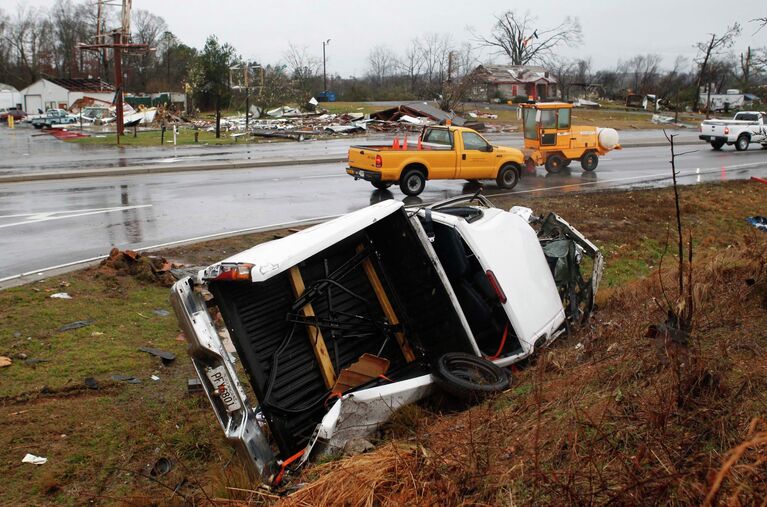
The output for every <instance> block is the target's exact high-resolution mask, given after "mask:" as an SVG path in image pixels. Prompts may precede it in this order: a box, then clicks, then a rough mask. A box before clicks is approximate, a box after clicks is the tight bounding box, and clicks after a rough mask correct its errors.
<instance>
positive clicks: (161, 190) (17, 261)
mask: <svg viewBox="0 0 767 507" xmlns="http://www.w3.org/2000/svg"><path fill="white" fill-rule="evenodd" d="M690 149H693V150H695V149H699V150H700V151H696V152H694V153H690V154H688V155H686V156H684V157H681V158H680V159H678V168H679V169H680V170H681V173H682V176H681V178H680V182H681V183H684V184H693V183H697V182H702V181H717V180H720V179H724V180H729V179H741V178H748V177H750V176H752V175H756V176H761V177H767V151H765V150H762V149H760V147H759V146H758V145H757V146H755V147H752V148H751V149H750V150H748V151H747V152H735V151H734V150H733V149H732V148H729V149H726V150H725V151H722V152H714V151H712V150H711V149H710V148H709V147H708V146H707V145H705V144H703V143H701V144H700V145H699V146H695V147H690V146H685V147H682V148H680V150H684V151H688V150H690ZM668 159H669V156H668V149H667V148H665V147H655V148H632V149H625V150H623V151H620V152H612V153H610V154H609V155H608V156H607V157H604V158H603V159H602V160H601V161H600V165H599V168H598V169H597V170H596V171H595V172H594V173H583V172H582V171H581V170H580V167H579V166H577V163H574V164H573V165H574V166H576V167H573V168H572V169H571V170H569V171H567V172H564V173H562V174H559V175H546V173H545V171H544V170H543V169H542V168H539V169H538V170H537V171H536V173H535V174H533V175H527V176H525V177H523V178H522V180H521V182H520V184H519V185H518V186H517V187H516V188H515V189H514V190H512V191H511V193H512V194H513V193H517V194H521V193H525V194H534V195H535V194H542V193H543V192H546V193H552V192H555V193H566V192H581V191H591V190H598V189H603V188H611V187H636V186H654V185H657V186H660V185H668V184H670V180H669V179H668V178H669V177H670V166H669V164H668ZM658 178H666V179H662V180H658ZM474 190H475V189H474V188H473V187H471V186H465V185H464V184H463V182H461V181H430V182H428V184H427V189H426V191H425V192H424V193H423V194H422V195H421V196H419V197H418V198H408V199H406V202H407V203H410V204H413V203H419V202H429V201H434V200H438V199H442V198H445V197H450V196H454V195H458V194H461V193H464V192H469V191H471V192H473V191H474ZM498 191H499V190H498V189H497V187H496V186H495V184H494V183H488V184H487V185H486V192H485V193H487V194H492V193H496V192H498ZM403 197H404V196H403V195H402V194H401V193H400V192H399V190H398V189H397V188H396V187H393V188H392V191H391V192H389V191H374V189H373V188H372V187H371V186H370V185H369V184H368V183H366V182H363V181H354V180H353V179H352V178H351V177H349V176H347V175H346V174H345V173H344V164H343V163H338V164H317V165H309V166H289V167H279V168H259V169H240V170H222V171H207V172H189V173H171V174H157V175H145V176H128V177H102V178H88V179H77V180H64V181H41V182H34V183H11V184H5V185H1V186H0V281H1V280H2V279H3V278H7V277H11V276H14V275H17V274H20V273H24V272H33V271H36V270H40V269H43V268H47V267H50V266H56V265H61V264H65V263H69V262H74V261H78V260H82V259H87V258H91V257H96V256H99V255H103V254H106V253H107V252H108V251H109V249H110V248H111V247H112V246H117V247H119V248H121V249H122V248H140V247H147V246H153V245H158V244H163V243H167V242H171V241H180V240H185V239H189V238H197V237H201V236H206V235H211V234H218V233H226V232H230V231H236V230H240V229H246V228H253V227H259V226H267V225H273V224H280V223H285V222H292V221H296V220H303V219H310V218H314V217H319V216H328V215H335V214H340V213H345V212H348V211H352V210H356V209H359V208H361V207H364V206H367V205H369V204H371V203H375V202H377V201H379V200H382V199H387V198H395V199H402V198H403ZM562 214H563V216H565V217H566V216H567V213H566V210H562ZM228 253H231V252H228ZM222 257H223V254H222Z"/></svg>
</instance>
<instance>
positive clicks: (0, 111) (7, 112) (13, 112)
mask: <svg viewBox="0 0 767 507" xmlns="http://www.w3.org/2000/svg"><path fill="white" fill-rule="evenodd" d="M9 116H13V120H14V121H19V120H23V119H24V118H25V117H26V116H27V113H25V112H24V111H22V110H21V109H18V108H16V107H9V108H8V109H5V108H0V121H1V122H7V121H8V117H9Z"/></svg>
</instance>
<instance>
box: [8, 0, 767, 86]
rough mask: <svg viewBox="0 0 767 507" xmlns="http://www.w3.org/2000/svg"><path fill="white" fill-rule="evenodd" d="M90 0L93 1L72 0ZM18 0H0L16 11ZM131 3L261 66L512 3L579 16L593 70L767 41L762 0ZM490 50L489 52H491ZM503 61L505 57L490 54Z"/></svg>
mask: <svg viewBox="0 0 767 507" xmlns="http://www.w3.org/2000/svg"><path fill="white" fill-rule="evenodd" d="M74 1H75V2H78V3H80V2H93V1H94V0H74ZM52 3H53V0H24V4H27V5H33V6H50V5H51V4H52ZM16 5H18V2H17V1H16V0H0V6H1V7H2V8H3V9H4V10H6V11H9V12H11V11H13V9H14V7H15V6H16ZM133 8H134V9H145V10H148V11H150V12H152V13H154V14H157V15H159V16H162V17H163V18H165V21H166V22H167V23H168V25H169V27H170V30H171V31H172V32H173V33H174V34H176V35H177V36H178V37H180V38H181V39H182V40H183V41H184V42H185V43H187V44H189V45H191V46H195V47H198V48H199V47H202V45H203V44H204V42H205V39H206V37H207V36H208V35H210V34H215V35H217V36H218V37H219V39H220V40H222V41H224V42H228V43H230V44H232V45H233V46H234V47H235V48H236V49H237V50H238V52H239V53H240V54H242V55H243V56H244V57H246V58H249V59H255V60H258V61H259V62H266V63H276V62H278V61H280V60H282V59H283V55H284V54H285V51H286V50H287V48H288V45H289V44H290V43H293V44H294V45H295V46H297V47H307V48H308V50H309V51H311V52H312V53H313V54H315V55H316V56H317V57H318V58H319V57H321V56H322V40H326V39H331V43H330V45H329V46H328V48H327V51H328V72H329V73H333V74H336V73H338V74H341V75H342V76H344V77H346V76H349V75H353V74H356V75H361V74H363V73H364V72H365V69H366V58H367V55H368V52H369V51H370V49H371V48H373V47H374V46H378V45H385V46H389V47H390V48H391V49H392V50H393V51H395V52H396V53H399V54H401V53H403V52H404V50H405V48H406V46H407V45H408V41H409V40H410V39H411V38H413V37H416V36H418V35H422V34H425V33H440V34H443V33H448V34H451V36H452V37H453V39H454V40H455V41H456V42H461V41H464V40H469V39H471V38H472V35H471V33H470V29H473V30H474V31H475V32H477V33H482V34H489V33H490V31H491V29H492V25H493V23H494V21H495V19H494V15H496V14H500V13H502V12H504V11H505V10H507V9H509V8H517V9H518V10H519V11H521V12H524V11H526V10H529V11H530V13H531V14H533V15H535V16H537V17H538V23H537V25H538V26H540V27H541V28H542V29H545V28H547V27H551V26H553V25H555V24H557V23H559V22H560V21H561V20H562V19H563V18H564V17H565V16H568V15H569V16H577V17H578V18H579V20H580V22H581V25H582V27H583V44H582V45H581V46H580V47H578V48H574V49H573V48H563V49H562V55H563V56H570V57H573V56H579V57H591V58H592V68H593V69H594V70H597V69H601V68H611V67H614V66H615V65H616V63H617V62H618V60H619V59H623V60H626V59H628V58H631V57H632V56H634V55H636V54H639V53H643V54H644V53H658V54H660V55H662V56H663V58H664V60H663V65H664V67H671V66H672V65H673V62H674V59H675V58H676V56H677V55H683V56H686V57H688V58H690V59H692V58H693V57H695V53H696V52H695V49H694V48H693V44H694V43H695V42H696V41H699V40H702V39H705V38H706V34H709V33H712V32H721V31H723V30H724V29H725V27H726V26H727V25H729V24H731V23H733V22H735V21H739V22H740V23H741V25H743V27H744V30H743V33H742V35H741V37H740V38H739V40H738V41H737V44H736V45H735V47H733V51H735V52H736V53H739V52H740V51H743V50H745V48H746V46H748V45H749V44H750V45H751V46H752V47H760V46H767V28H764V29H762V30H761V31H760V32H759V33H758V34H756V35H753V34H754V32H755V31H756V29H757V24H756V23H749V22H748V21H749V20H751V19H753V18H755V17H764V16H767V4H765V3H764V2H763V1H758V0H745V1H743V0H738V1H732V0H730V1H722V0H644V1H632V2H626V1H625V0H621V1H616V0H582V1H580V2H573V1H572V0H538V1H537V2H528V3H524V2H509V1H508V0H507V1H502V0H473V1H467V0H440V1H438V2H425V1H417V0H410V1H402V0H387V1H373V0H322V1H308V0H307V1H296V0H293V1H285V0H283V1H274V0H271V1H258V0H218V1H208V0H133ZM487 56H490V55H487ZM494 59H495V60H496V62H497V63H503V62H505V59H504V58H503V57H502V56H496V57H494Z"/></svg>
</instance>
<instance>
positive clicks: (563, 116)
mask: <svg viewBox="0 0 767 507" xmlns="http://www.w3.org/2000/svg"><path fill="white" fill-rule="evenodd" d="M572 137H573V136H572V132H570V109H569V108H566V107H563V108H560V109H559V110H558V111H557V148H560V149H562V150H566V149H569V148H571V146H570V141H571V140H572Z"/></svg>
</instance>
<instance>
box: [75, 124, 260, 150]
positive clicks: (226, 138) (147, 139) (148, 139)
mask: <svg viewBox="0 0 767 507" xmlns="http://www.w3.org/2000/svg"><path fill="white" fill-rule="evenodd" d="M195 133H196V134H197V141H196V142H195ZM162 140H163V137H162V134H161V132H160V130H159V129H157V130H150V131H142V132H137V133H136V136H135V137H134V136H133V132H131V131H130V129H126V131H125V135H124V136H121V137H120V145H121V146H163V143H162V142H161V141H162ZM164 140H165V143H164V145H165V146H168V147H173V131H172V130H170V129H169V130H166V131H165V138H164ZM274 141H275V140H274V139H269V140H266V139H248V138H246V137H245V136H243V137H241V138H239V139H237V138H234V137H232V136H231V135H229V133H228V132H225V131H222V132H221V137H220V138H218V139H216V133H215V132H208V131H206V130H194V129H189V128H181V129H179V131H178V135H177V136H176V145H178V146H183V145H194V144H198V145H225V144H235V143H245V142H247V143H258V142H274ZM66 142H68V143H75V144H84V145H105V146H112V145H113V146H117V136H116V135H115V134H113V133H111V134H110V133H104V134H93V135H91V136H90V137H79V138H73V139H67V140H66Z"/></svg>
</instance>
